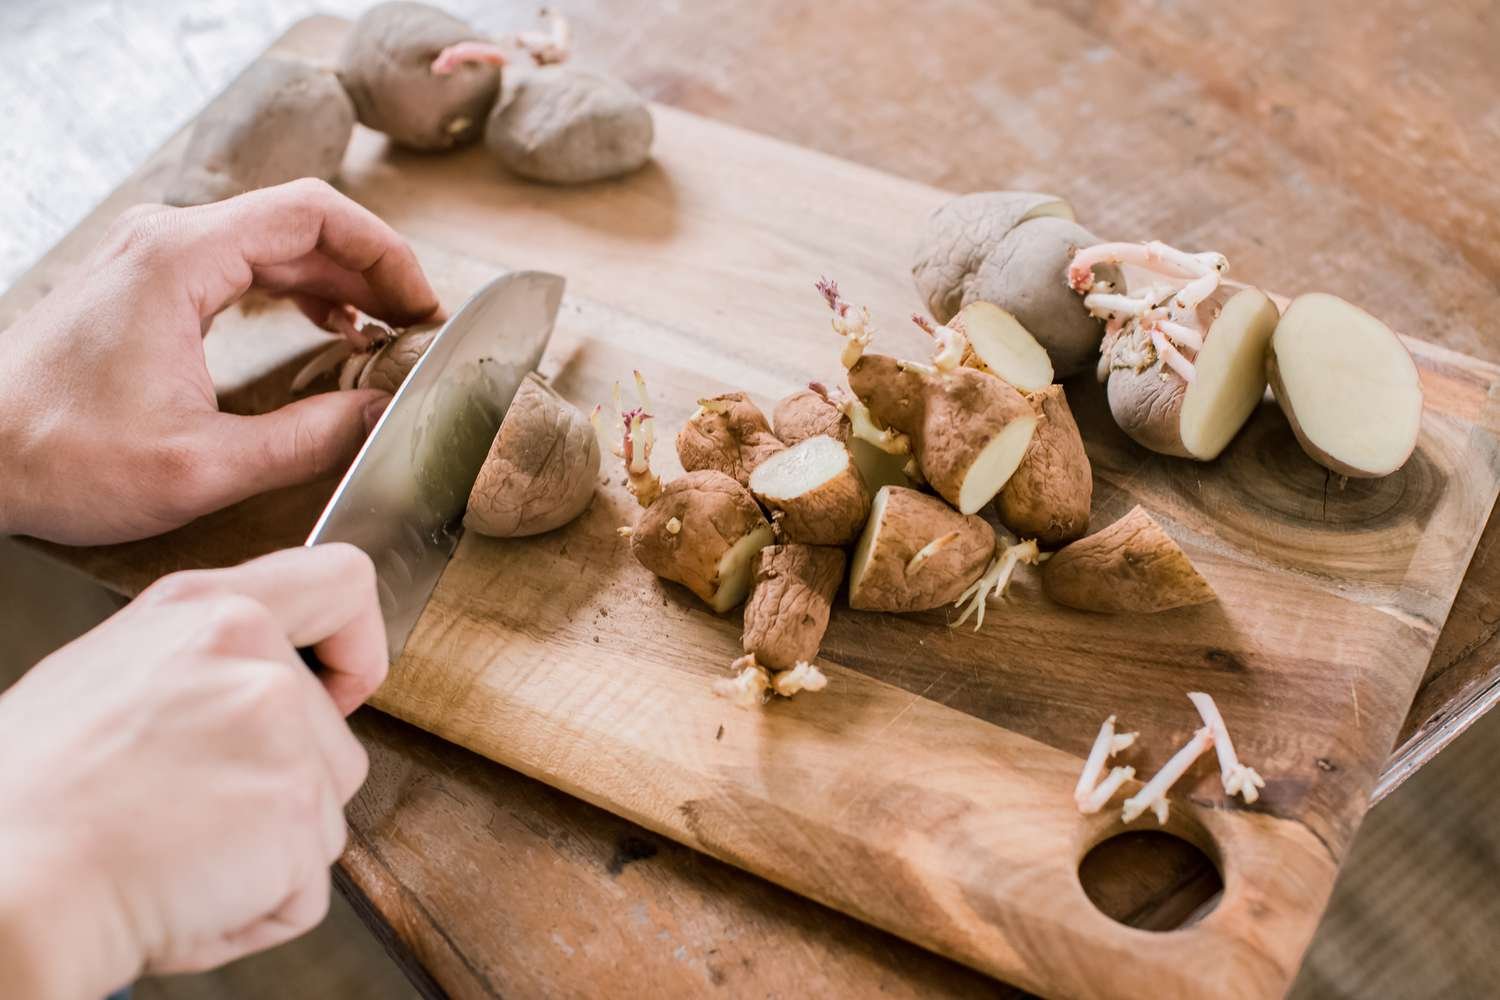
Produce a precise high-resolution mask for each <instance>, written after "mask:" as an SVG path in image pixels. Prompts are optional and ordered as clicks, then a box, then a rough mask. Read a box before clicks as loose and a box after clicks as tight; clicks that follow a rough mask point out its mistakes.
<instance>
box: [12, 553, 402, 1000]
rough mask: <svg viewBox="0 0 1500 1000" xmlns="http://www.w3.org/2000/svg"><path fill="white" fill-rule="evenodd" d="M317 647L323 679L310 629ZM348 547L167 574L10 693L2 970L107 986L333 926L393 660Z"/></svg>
mask: <svg viewBox="0 0 1500 1000" xmlns="http://www.w3.org/2000/svg"><path fill="white" fill-rule="evenodd" d="M303 645H312V646H314V648H315V649H316V651H317V653H318V657H319V659H320V660H321V661H322V662H323V663H324V664H325V665H326V666H327V668H328V670H327V671H326V673H325V674H324V675H323V677H322V681H321V683H320V681H319V678H318V677H317V676H315V675H314V674H313V673H312V672H311V671H310V670H308V669H307V667H306V666H304V665H303V663H302V661H301V660H300V659H299V658H298V656H297V652H296V649H295V647H297V646H303ZM386 667H387V657H386V644H385V630H384V627H383V625H382V624H381V619H380V610H379V607H378V605H377V602H376V597H375V571H374V568H373V567H372V566H371V564H370V560H369V558H368V557H366V556H365V555H364V554H363V553H362V552H360V551H359V550H358V549H356V548H354V547H352V546H348V545H323V546H318V547H316V548H310V549H293V550H288V551H285V552H277V553H274V554H272V555H269V556H265V557H263V558H261V559H256V560H254V561H252V562H248V563H245V564H243V565H241V566H237V567H234V568H232V569H223V570H198V571H192V572H187V573H177V574H174V575H172V576H168V577H165V578H163V579H162V580H160V581H159V582H158V583H156V584H155V585H153V586H152V587H150V588H149V589H147V590H146V591H145V592H144V593H142V594H141V596H140V597H138V598H137V599H136V600H135V601H134V602H132V603H131V604H130V605H129V606H127V607H126V608H125V609H124V610H122V611H121V612H120V613H119V614H117V615H115V616H114V617H113V618H111V619H109V620H108V621H106V622H105V623H104V624H103V625H100V626H99V627H98V628H96V629H94V630H93V631H92V632H89V633H87V634H86V635H84V636H83V637H82V638H80V639H78V640H77V641H76V642H73V643H72V644H70V645H68V646H65V647H63V648H62V649H61V650H59V651H58V652H56V653H54V654H53V655H52V656H49V657H48V658H47V659H45V660H43V661H42V662H41V663H39V664H37V666H35V667H34V668H32V670H31V671H30V673H28V674H27V675H26V676H25V677H23V678H22V679H21V681H20V682H19V683H17V684H16V686H15V687H14V688H12V689H11V690H10V691H8V692H7V693H5V695H4V696H0V762H3V766H0V859H4V861H3V864H0V970H3V973H0V981H3V982H4V983H5V984H6V989H5V993H6V995H7V996H25V997H37V998H50V997H70V998H71V997H90V996H92V997H98V996H103V995H104V994H106V993H108V992H109V991H110V990H111V989H114V988H117V987H119V986H121V985H123V984H124V983H126V982H128V981H130V979H131V978H132V977H134V976H136V975H138V974H139V973H141V972H142V971H148V972H178V971H189V970H196V969H204V968H208V967H211V966H215V965H219V964H222V963H224V962H227V961H230V960H231V959H234V958H237V957H239V956H242V955H245V954H248V953H250V952H254V951H258V950H261V949H263V948H269V947H271V946H272V945H275V944H279V943H281V942H282V941H286V940H288V939H290V938H292V937H295V936H297V935H299V934H301V933H302V932H303V931H305V930H307V929H308V928H310V927H312V926H314V925H315V924H316V923H317V922H318V921H320V920H321V919H322V917H323V915H324V913H325V912H326V910H327V907H328V895H329V873H328V867H329V865H330V864H331V863H332V862H333V861H334V860H335V859H336V858H337V857H338V856H339V854H340V853H341V852H342V850H343V846H344V838H345V833H346V830H345V824H344V815H343V811H342V807H343V804H344V803H345V802H346V801H348V799H349V798H350V797H351V796H352V795H353V794H354V792H355V790H356V789H358V788H359V786H360V784H361V783H362V782H363V781H364V777H365V771H366V768H367V766H368V761H367V759H366V757H365V753H364V749H363V748H362V747H361V746H360V744H359V743H358V741H357V740H355V738H354V736H353V735H352V734H351V733H350V731H349V728H348V726H347V725H346V724H345V723H344V721H343V718H342V715H341V713H348V712H350V711H352V710H353V709H354V707H355V706H357V705H358V704H359V703H360V702H362V701H363V700H364V699H365V698H366V697H367V696H368V695H369V694H370V693H371V692H372V691H373V690H374V689H375V688H376V687H377V686H378V685H379V684H380V682H381V681H382V680H383V679H384V677H385V671H386Z"/></svg>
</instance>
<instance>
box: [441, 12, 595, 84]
mask: <svg viewBox="0 0 1500 1000" xmlns="http://www.w3.org/2000/svg"><path fill="white" fill-rule="evenodd" d="M540 15H541V17H542V18H543V19H545V20H546V21H547V30H545V31H522V32H518V33H517V34H516V35H514V36H510V37H504V38H500V39H497V40H496V41H493V42H480V41H462V42H458V43H456V44H454V45H449V46H448V47H447V48H445V49H443V50H442V51H441V52H439V53H438V54H437V57H436V58H435V59H433V60H432V66H431V70H432V74H433V75H434V76H448V75H449V74H451V73H453V72H455V71H456V70H457V69H458V68H459V67H460V66H465V65H473V64H479V65H484V66H508V65H510V56H509V55H507V54H506V49H507V48H508V47H514V48H517V49H520V50H521V51H522V52H524V53H525V54H526V55H529V56H530V57H531V60H532V62H534V63H536V64H537V65H538V66H549V65H552V64H554V63H560V62H563V61H565V60H566V59H567V58H568V56H570V55H571V54H572V43H573V33H572V29H571V28H570V27H569V25H568V21H567V19H566V18H564V17H563V16H562V15H561V14H559V13H557V12H556V11H553V10H549V9H548V8H546V7H543V8H542V9H541V12H540Z"/></svg>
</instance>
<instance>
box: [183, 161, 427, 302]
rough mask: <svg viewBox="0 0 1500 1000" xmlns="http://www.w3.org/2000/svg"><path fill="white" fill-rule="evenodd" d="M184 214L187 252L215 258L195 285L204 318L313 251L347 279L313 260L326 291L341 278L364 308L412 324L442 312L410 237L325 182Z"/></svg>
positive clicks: (311, 273)
mask: <svg viewBox="0 0 1500 1000" xmlns="http://www.w3.org/2000/svg"><path fill="white" fill-rule="evenodd" d="M180 218H181V220H182V221H181V225H182V227H183V230H184V232H183V234H182V237H183V240H182V242H183V244H184V246H183V252H184V253H188V254H199V255H209V256H211V257H212V258H213V259H214V263H215V265H216V266H211V267H204V268H203V273H202V275H201V281H200V283H199V284H198V286H196V287H195V288H194V289H193V290H192V294H193V296H194V301H195V303H196V305H197V307H198V309H199V314H200V315H201V316H202V317H203V318H205V319H206V318H208V317H210V316H213V315H214V314H216V313H217V312H219V311H220V310H222V309H223V308H224V307H225V306H227V305H228V304H229V303H231V302H233V301H234V300H235V299H236V298H238V297H239V296H240V295H241V294H243V293H244V291H245V289H246V288H248V287H249V286H250V283H251V282H252V281H253V280H254V279H255V276H256V275H257V274H266V273H268V272H269V274H270V279H269V280H273V281H281V282H283V283H285V282H289V281H291V280H292V275H293V274H294V273H296V272H295V269H293V270H288V269H287V266H288V265H292V264H294V263H296V262H299V261H303V262H304V263H306V260H307V258H309V256H310V255H314V254H316V255H320V256H321V257H322V258H325V259H326V260H327V261H328V262H329V263H330V264H331V265H332V266H333V268H337V269H339V270H341V271H343V272H344V275H345V276H342V277H339V278H334V277H333V276H332V270H331V269H329V268H324V267H323V266H322V265H321V264H307V266H306V268H305V269H304V272H303V276H304V277H306V278H307V280H310V281H312V280H316V281H321V282H324V283H325V284H324V290H326V291H331V290H332V288H333V284H332V283H334V282H337V283H338V287H339V288H340V289H342V290H343V291H344V292H358V294H360V295H361V297H362V298H363V300H364V302H365V303H366V304H363V305H360V308H361V309H364V310H365V311H366V312H368V313H369V314H370V315H372V316H376V317H379V318H380V319H383V320H385V321H386V322H388V323H391V324H392V325H395V326H409V325H411V324H413V323H417V322H420V321H422V320H425V319H427V318H428V317H430V316H432V315H433V314H434V313H436V312H437V310H438V299H437V294H436V293H435V292H434V291H433V290H432V286H431V285H430V284H429V283H428V281H427V277H426V275H424V274H423V273H422V268H421V265H420V264H418V263H417V257H416V254H414V253H413V252H412V250H411V247H409V246H408V245H407V243H406V241H405V240H403V239H402V238H401V237H400V236H399V235H398V234H397V233H396V231H395V230H394V229H392V228H391V227H390V226H388V225H386V224H385V223H384V222H382V221H381V220H380V219H379V218H378V217H377V216H376V215H375V214H374V213H372V212H370V211H369V210H368V209H365V208H363V207H362V206H360V205H359V204H357V203H355V202H354V201H352V200H350V199H349V198H346V197H345V196H344V195H341V194H339V193H338V192H337V191H335V190H334V189H333V188H332V187H330V186H329V185H328V184H326V183H324V182H323V181H316V180H312V179H310V178H308V179H303V180H299V181H292V182H291V183H289V184H281V185H278V186H276V187H270V188H262V189H260V190H258V191H251V192H250V193H248V194H244V195H240V196H239V197H237V198H230V199H228V200H226V201H221V202H215V203H214V204H211V205H203V206H200V207H198V208H192V209H185V210H183V211H182V212H181V213H180ZM356 282H358V283H359V284H356ZM289 287H290V286H289ZM364 289H368V292H367V293H366V292H365V291H364ZM308 291H310V292H312V293H313V294H318V292H317V291H316V290H315V289H308ZM320 297H321V296H320ZM347 301H355V300H354V299H348V300H347ZM356 304H359V302H357V301H356Z"/></svg>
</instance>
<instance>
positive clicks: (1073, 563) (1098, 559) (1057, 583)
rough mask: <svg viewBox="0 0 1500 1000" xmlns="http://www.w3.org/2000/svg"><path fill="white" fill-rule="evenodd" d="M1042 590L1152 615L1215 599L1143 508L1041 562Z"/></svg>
mask: <svg viewBox="0 0 1500 1000" xmlns="http://www.w3.org/2000/svg"><path fill="white" fill-rule="evenodd" d="M1042 589H1043V590H1044V591H1045V592H1046V593H1047V596H1048V597H1050V598H1052V599H1053V600H1054V601H1056V602H1057V603H1059V604H1065V605H1067V606H1068V607H1070V608H1078V609H1080V610H1083V611H1105V612H1136V613H1140V614H1154V613H1156V612H1158V611H1167V610H1170V609H1172V608H1181V607H1186V606H1188V605H1193V604H1204V603H1207V602H1209V601H1213V600H1216V599H1217V596H1216V595H1215V594H1214V591H1213V588H1212V587H1210V586H1209V585H1208V581H1207V580H1205V579H1203V577H1202V576H1200V575H1199V573H1198V571H1197V570H1196V569H1194V568H1193V564H1192V563H1191V562H1190V561H1188V557H1187V554H1186V553H1184V552H1183V551H1182V549H1181V548H1180V547H1178V545H1177V543H1176V542H1174V541H1172V539H1171V537H1170V536H1169V535H1168V534H1167V533H1166V532H1165V531H1163V530H1162V528H1161V525H1159V524H1157V523H1156V521H1155V519H1154V518H1152V517H1151V515H1150V514H1148V513H1146V510H1145V508H1143V507H1139V506H1137V507H1134V508H1132V509H1131V511H1130V513H1128V514H1126V515H1125V516H1124V517H1122V518H1120V519H1119V520H1118V521H1116V522H1115V523H1114V524H1111V525H1110V526H1109V527H1107V528H1105V529H1104V530H1102V531H1098V532H1095V533H1094V534H1092V535H1089V536H1088V537H1086V538H1080V539H1079V540H1078V541H1076V542H1074V543H1072V544H1071V545H1068V546H1066V547H1065V548H1063V549H1061V550H1060V551H1058V552H1056V553H1054V554H1053V556H1052V558H1051V559H1050V560H1048V561H1047V562H1045V563H1043V564H1042Z"/></svg>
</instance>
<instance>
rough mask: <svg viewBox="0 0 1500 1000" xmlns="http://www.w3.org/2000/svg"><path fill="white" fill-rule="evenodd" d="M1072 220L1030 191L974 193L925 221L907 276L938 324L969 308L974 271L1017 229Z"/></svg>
mask: <svg viewBox="0 0 1500 1000" xmlns="http://www.w3.org/2000/svg"><path fill="white" fill-rule="evenodd" d="M1042 217H1053V218H1059V219H1068V220H1070V221H1071V220H1072V219H1073V206H1071V205H1069V204H1068V203H1067V202H1066V201H1065V200H1063V199H1062V198H1059V197H1057V196H1055V195H1050V194H1038V193H1036V192H1033V191H978V192H975V193H973V194H966V195H961V196H959V197H957V198H954V199H952V200H951V201H948V202H946V203H944V204H943V205H941V206H939V207H938V208H937V209H936V210H935V211H934V212H933V213H932V215H931V216H929V217H928V219H927V226H926V228H925V229H924V230H923V236H922V243H921V246H919V247H918V248H917V256H916V261H915V262H914V263H913V264H912V267H911V274H912V278H913V280H915V281H916V283H917V293H918V294H919V295H921V296H922V301H923V302H926V303H927V309H928V311H929V312H931V313H932V315H933V316H935V317H936V318H937V321H938V322H939V323H947V322H948V321H949V320H950V319H952V318H953V317H954V316H955V315H956V314H957V313H958V311H959V310H960V309H961V308H963V307H964V306H965V305H966V304H968V303H969V302H972V301H974V300H975V299H976V298H983V296H972V295H968V294H967V291H968V286H969V285H970V284H972V283H973V281H974V277H975V275H976V274H977V273H978V271H979V266H980V265H981V264H982V263H984V260H985V258H986V257H988V256H989V255H990V254H991V253H992V252H993V251H994V249H995V248H996V247H997V246H999V245H1000V241H1001V240H1002V239H1004V238H1005V235H1006V234H1007V233H1009V232H1010V231H1011V230H1012V229H1014V228H1015V227H1016V226H1018V225H1020V224H1021V223H1023V222H1025V221H1026V220H1028V219H1036V218H1042Z"/></svg>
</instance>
